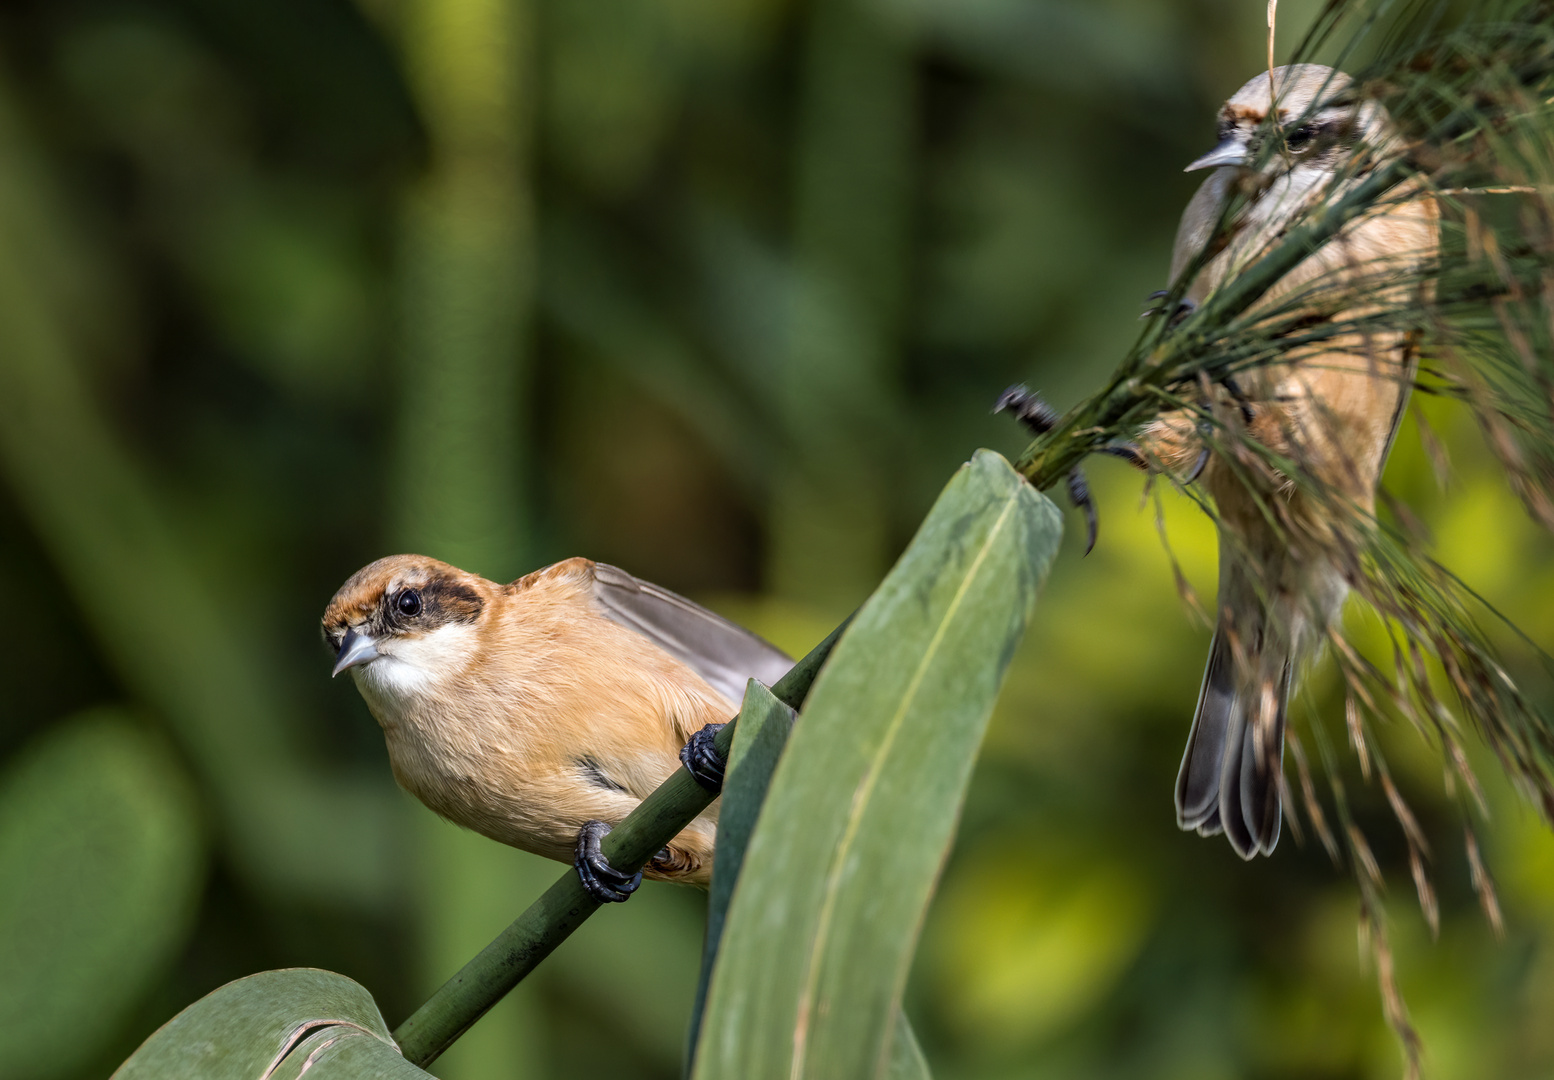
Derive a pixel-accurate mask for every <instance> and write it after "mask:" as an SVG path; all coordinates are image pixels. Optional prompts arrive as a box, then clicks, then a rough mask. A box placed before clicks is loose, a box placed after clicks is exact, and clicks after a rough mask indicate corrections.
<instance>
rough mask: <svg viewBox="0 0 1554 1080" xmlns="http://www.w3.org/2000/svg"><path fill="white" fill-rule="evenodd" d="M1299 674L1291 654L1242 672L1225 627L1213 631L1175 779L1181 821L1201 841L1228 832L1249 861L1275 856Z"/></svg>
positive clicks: (1257, 661) (1251, 660)
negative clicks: (1289, 719) (1288, 722)
mask: <svg viewBox="0 0 1554 1080" xmlns="http://www.w3.org/2000/svg"><path fill="white" fill-rule="evenodd" d="M1270 661H1272V663H1270ZM1238 666H1239V667H1240V668H1241V670H1240V671H1238ZM1293 666H1294V665H1293V663H1292V661H1291V659H1290V657H1289V656H1288V655H1287V654H1286V655H1285V656H1284V658H1283V662H1282V663H1279V662H1278V661H1277V659H1276V658H1274V657H1269V656H1263V657H1258V656H1251V657H1248V658H1246V660H1245V661H1243V663H1242V664H1241V665H1238V664H1237V661H1236V657H1235V655H1234V650H1233V649H1232V647H1231V634H1230V633H1229V632H1228V631H1227V630H1226V627H1225V625H1224V622H1223V621H1221V623H1220V625H1219V626H1218V627H1217V628H1216V629H1215V631H1214V640H1213V642H1212V644H1210V646H1209V660H1208V663H1207V664H1206V665H1205V667H1204V671H1203V687H1202V689H1201V690H1200V691H1199V692H1198V707H1197V710H1196V712H1195V713H1194V715H1193V722H1192V731H1191V732H1190V733H1189V735H1188V736H1187V750H1186V753H1184V754H1183V755H1182V767H1181V771H1180V772H1179V773H1178V774H1177V778H1176V821H1177V824H1178V825H1179V826H1180V827H1181V828H1183V829H1187V830H1190V831H1193V832H1197V833H1198V834H1199V835H1200V836H1213V835H1214V834H1216V833H1219V832H1222V831H1223V832H1224V833H1225V835H1226V838H1227V839H1228V840H1229V841H1230V846H1231V847H1233V848H1234V849H1235V851H1236V854H1238V855H1240V856H1241V857H1242V858H1243V859H1251V858H1253V857H1255V856H1257V855H1266V854H1270V853H1271V852H1272V851H1273V849H1274V847H1275V845H1277V844H1278V842H1279V827H1280V817H1281V813H1282V809H1283V808H1282V799H1281V793H1280V785H1279V781H1280V775H1281V772H1282V770H1283V764H1284V726H1285V714H1286V708H1287V705H1288V702H1289V693H1290V680H1291V674H1292V669H1293ZM1260 672H1276V675H1275V676H1273V677H1267V678H1264V677H1261V676H1260V675H1259V674H1258V673H1260ZM1249 675H1250V679H1249V677H1248V676H1249Z"/></svg>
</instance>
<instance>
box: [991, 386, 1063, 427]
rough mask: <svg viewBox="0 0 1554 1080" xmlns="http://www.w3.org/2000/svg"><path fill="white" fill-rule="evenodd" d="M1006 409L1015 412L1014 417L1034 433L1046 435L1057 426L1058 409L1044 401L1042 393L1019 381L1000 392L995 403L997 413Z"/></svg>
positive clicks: (994, 408)
mask: <svg viewBox="0 0 1554 1080" xmlns="http://www.w3.org/2000/svg"><path fill="white" fill-rule="evenodd" d="M1006 409H1007V410H1008V411H1010V412H1012V413H1014V418H1015V419H1016V420H1018V421H1020V423H1022V424H1024V425H1025V426H1026V427H1027V428H1028V429H1029V430H1030V432H1031V434H1033V435H1045V434H1046V433H1047V432H1049V431H1051V430H1052V429H1053V428H1054V427H1056V426H1057V422H1058V411H1057V410H1056V409H1054V408H1053V407H1052V406H1051V405H1048V404H1047V403H1046V402H1045V401H1043V400H1042V398H1041V395H1040V394H1034V393H1032V392H1031V391H1030V390H1028V389H1026V387H1024V386H1023V385H1021V384H1019V383H1016V384H1015V385H1014V386H1011V387H1010V388H1009V389H1007V390H1005V391H1004V392H1003V393H1002V394H999V395H998V400H997V401H995V402H994V403H993V413H994V414H995V415H996V414H998V413H1001V412H1003V411H1004V410H1006Z"/></svg>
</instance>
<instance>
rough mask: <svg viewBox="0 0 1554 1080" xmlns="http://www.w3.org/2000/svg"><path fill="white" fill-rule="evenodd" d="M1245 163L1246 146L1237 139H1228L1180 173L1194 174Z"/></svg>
mask: <svg viewBox="0 0 1554 1080" xmlns="http://www.w3.org/2000/svg"><path fill="white" fill-rule="evenodd" d="M1246 163H1247V152H1246V144H1244V143H1243V142H1241V140H1239V139H1235V138H1230V139H1226V140H1225V141H1224V142H1222V143H1220V144H1219V145H1218V146H1216V147H1215V148H1214V149H1213V150H1210V151H1209V152H1208V153H1207V154H1204V155H1203V156H1202V157H1201V158H1198V159H1197V160H1196V161H1194V162H1192V164H1190V165H1188V166H1187V168H1185V169H1183V170H1182V171H1183V172H1196V171H1197V170H1199V169H1214V168H1218V167H1219V166H1221V165H1245V164H1246Z"/></svg>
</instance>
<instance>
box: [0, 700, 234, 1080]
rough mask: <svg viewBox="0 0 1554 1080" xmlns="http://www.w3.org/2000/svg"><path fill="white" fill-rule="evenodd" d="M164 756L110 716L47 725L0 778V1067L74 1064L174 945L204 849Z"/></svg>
mask: <svg viewBox="0 0 1554 1080" xmlns="http://www.w3.org/2000/svg"><path fill="white" fill-rule="evenodd" d="M199 820H200V813H199V803H198V801H197V799H196V798H195V795H194V792H193V790H192V788H191V786H190V784H189V781H188V779H187V778H186V777H185V776H184V772H183V769H182V767H181V766H180V765H179V763H178V760H177V758H176V757H174V756H173V754H172V752H171V751H170V750H169V748H168V747H167V746H166V745H165V744H164V743H163V742H162V741H161V740H159V739H157V738H156V737H155V736H153V735H151V734H150V733H148V732H146V731H145V730H143V729H141V728H139V727H137V726H135V725H134V724H133V723H131V722H130V721H129V720H128V719H126V718H125V717H124V716H123V715H122V714H120V713H118V712H116V711H113V710H107V709H104V710H99V711H96V712H92V713H87V714H84V715H82V716H80V717H77V718H75V719H73V720H69V721H66V722H64V723H62V724H59V725H57V726H56V727H54V728H52V729H51V730H49V731H48V732H47V733H45V734H44V735H43V736H42V737H41V738H39V739H38V740H36V741H35V742H34V743H33V744H32V745H31V746H30V747H28V748H26V749H25V750H23V751H22V752H21V754H19V755H18V756H17V758H16V759H15V760H14V761H13V762H12V764H11V765H10V767H9V768H8V769H7V771H6V774H5V775H4V776H3V777H0V1061H3V1062H4V1063H5V1064H4V1067H3V1069H0V1071H3V1072H4V1074H5V1075H6V1076H8V1077H16V1078H18V1080H22V1078H26V1080H42V1078H44V1077H53V1076H63V1075H68V1074H70V1073H72V1072H75V1071H76V1070H78V1069H79V1068H80V1067H81V1065H82V1064H83V1063H84V1062H86V1061H87V1060H88V1059H89V1058H90V1057H91V1056H92V1055H93V1054H94V1053H96V1052H97V1051H99V1050H100V1049H101V1048H102V1046H103V1044H104V1043H105V1042H106V1041H107V1040H108V1039H110V1038H112V1037H113V1036H114V1034H115V1032H116V1030H117V1028H118V1026H119V1025H120V1024H121V1023H123V1022H124V1019H125V1016H126V1014H127V1013H128V1012H129V1010H130V1009H131V1008H133V1006H134V1005H135V1003H136V1001H137V1000H138V999H139V998H140V996H141V995H142V994H143V993H145V991H146V990H147V988H148V987H149V986H150V985H151V983H152V982H153V981H154V980H155V979H156V978H157V976H158V975H159V974H160V973H161V970H162V969H163V967H164V966H165V965H166V964H167V963H168V962H169V961H170V960H171V959H172V957H173V955H174V953H175V952H176V951H177V949H178V948H179V947H180V946H181V945H182V944H183V941H184V938H185V935H186V934H187V932H188V930H189V928H190V925H191V921H192V917H193V912H194V907H195V902H196V900H197V899H198V896H199V888H200V884H201V882H202V880H203V877H204V874H203V869H204V852H203V843H202V839H201V836H200V830H199V828H198V826H197V825H196V822H198V821H199Z"/></svg>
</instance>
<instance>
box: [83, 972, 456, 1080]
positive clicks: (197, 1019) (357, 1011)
mask: <svg viewBox="0 0 1554 1080" xmlns="http://www.w3.org/2000/svg"><path fill="white" fill-rule="evenodd" d="M304 1073H306V1074H307V1076H308V1077H309V1078H312V1077H322V1078H329V1077H339V1078H341V1080H344V1078H347V1077H349V1078H351V1080H365V1078H367V1077H382V1078H384V1080H413V1078H416V1077H421V1078H425V1077H427V1076H429V1075H430V1074H429V1073H426V1072H423V1071H422V1070H420V1069H418V1068H416V1067H415V1066H414V1065H411V1064H410V1063H409V1062H407V1061H406V1060H405V1059H404V1058H403V1057H401V1056H400V1053H399V1048H398V1047H397V1046H395V1045H394V1040H393V1039H392V1038H391V1037H390V1036H389V1032H388V1027H387V1025H385V1024H384V1023H383V1017H382V1015H381V1014H379V1012H378V1007H377V1005H376V1004H375V1003H374V1002H373V1000H372V995H371V994H369V993H367V991H366V990H365V989H363V988H362V987H361V986H359V985H358V984H356V983H354V982H352V981H351V980H350V979H347V978H346V977H345V976H344V975H336V974H335V973H334V972H332V971H319V970H317V969H315V968H289V969H285V970H282V971H265V972H261V973H260V974H258V975H250V976H248V977H247V978H245V979H238V980H237V981H235V982H229V983H227V984H226V985H225V986H223V987H221V988H220V989H218V990H215V991H213V992H211V993H209V994H207V995H206V996H205V997H203V998H201V999H200V1000H199V1001H196V1002H195V1003H194V1004H193V1005H190V1006H189V1007H188V1008H187V1009H185V1010H184V1011H183V1012H181V1013H179V1014H178V1015H177V1016H175V1017H173V1018H172V1019H171V1020H169V1021H168V1022H167V1023H166V1024H163V1025H162V1026H161V1027H160V1028H158V1029H157V1031H156V1032H155V1033H154V1034H153V1035H152V1036H151V1037H150V1038H149V1039H147V1040H146V1041H145V1042H144V1043H142V1044H141V1047H140V1049H139V1050H136V1051H135V1053H134V1054H133V1055H131V1057H130V1059H129V1060H128V1061H126V1062H125V1063H124V1064H123V1065H121V1066H119V1069H118V1071H117V1072H115V1073H114V1074H113V1080H296V1078H298V1077H300V1076H302V1075H303V1074H304Z"/></svg>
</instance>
